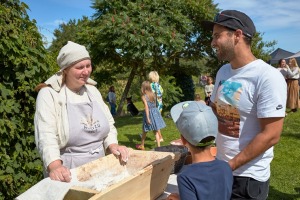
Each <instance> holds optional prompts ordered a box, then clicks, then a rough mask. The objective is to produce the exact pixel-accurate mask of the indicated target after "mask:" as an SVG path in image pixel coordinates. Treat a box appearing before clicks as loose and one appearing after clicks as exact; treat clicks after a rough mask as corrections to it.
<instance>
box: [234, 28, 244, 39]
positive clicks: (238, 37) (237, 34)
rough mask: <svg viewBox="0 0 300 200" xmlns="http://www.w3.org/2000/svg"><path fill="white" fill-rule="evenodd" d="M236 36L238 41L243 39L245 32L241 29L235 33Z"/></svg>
mask: <svg viewBox="0 0 300 200" xmlns="http://www.w3.org/2000/svg"><path fill="white" fill-rule="evenodd" d="M234 36H235V37H236V39H241V38H242V37H243V31H242V30H241V29H237V30H236V31H235V32H234Z"/></svg>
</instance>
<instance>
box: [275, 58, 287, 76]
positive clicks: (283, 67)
mask: <svg viewBox="0 0 300 200" xmlns="http://www.w3.org/2000/svg"><path fill="white" fill-rule="evenodd" d="M277 69H278V70H279V71H280V73H281V74H282V76H283V77H284V79H285V80H286V79H287V64H286V61H285V59H280V60H279V61H278V67H277Z"/></svg>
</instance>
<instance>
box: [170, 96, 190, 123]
mask: <svg viewBox="0 0 300 200" xmlns="http://www.w3.org/2000/svg"><path fill="white" fill-rule="evenodd" d="M190 102H192V101H184V102H180V103H178V104H176V105H175V106H173V107H172V108H171V117H172V119H173V121H174V123H176V122H177V120H178V118H179V116H180V115H181V113H182V111H183V108H182V105H183V104H186V103H190Z"/></svg>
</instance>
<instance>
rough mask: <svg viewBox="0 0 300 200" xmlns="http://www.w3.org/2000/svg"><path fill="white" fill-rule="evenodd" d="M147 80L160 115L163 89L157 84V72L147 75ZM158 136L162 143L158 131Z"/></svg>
mask: <svg viewBox="0 0 300 200" xmlns="http://www.w3.org/2000/svg"><path fill="white" fill-rule="evenodd" d="M148 76H149V80H150V82H151V89H152V92H153V93H154V94H155V99H156V105H157V109H158V110H159V112H160V114H162V109H163V101H162V95H163V92H164V90H163V88H162V87H161V85H160V84H159V75H158V73H157V71H151V72H150V73H149V75H148ZM158 135H159V138H160V142H163V141H164V139H163V137H162V134H161V131H160V130H159V131H158Z"/></svg>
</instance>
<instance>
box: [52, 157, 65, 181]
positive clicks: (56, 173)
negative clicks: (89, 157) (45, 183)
mask: <svg viewBox="0 0 300 200" xmlns="http://www.w3.org/2000/svg"><path fill="white" fill-rule="evenodd" d="M48 171H49V177H50V179H51V180H56V181H61V182H70V181H71V172H70V169H69V168H67V167H65V166H63V165H62V161H61V160H56V161H53V162H52V163H50V165H49V166H48Z"/></svg>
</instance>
